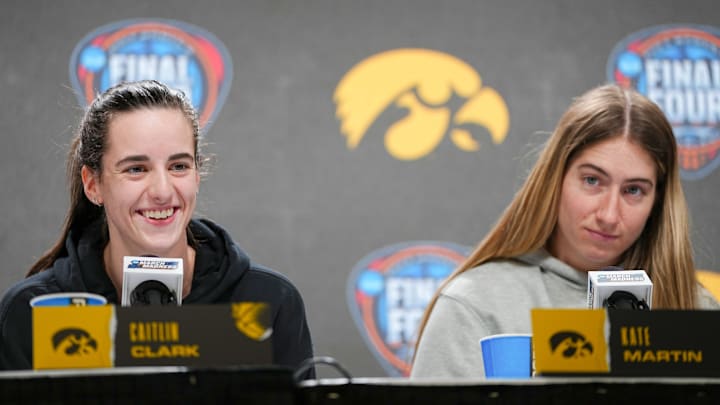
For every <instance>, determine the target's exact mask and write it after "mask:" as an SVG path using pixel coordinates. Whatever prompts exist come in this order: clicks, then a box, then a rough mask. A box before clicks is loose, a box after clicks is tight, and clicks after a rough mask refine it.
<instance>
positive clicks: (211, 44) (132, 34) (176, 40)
mask: <svg viewBox="0 0 720 405" xmlns="http://www.w3.org/2000/svg"><path fill="white" fill-rule="evenodd" d="M232 73H233V70H232V61H231V59H230V55H229V53H228V52H227V50H226V49H225V46H224V45H223V44H222V43H221V42H220V41H219V40H218V39H217V38H215V36H214V35H212V34H211V33H209V32H207V31H205V30H203V29H201V28H198V27H195V26H192V25H190V24H186V23H182V22H179V21H172V20H158V19H152V20H150V19H137V20H125V21H119V22H116V23H112V24H109V25H105V26H102V27H100V28H98V29H96V30H95V31H93V32H91V33H90V34H88V35H87V36H86V37H85V38H83V39H82V40H81V41H80V42H79V43H78V44H77V46H76V47H75V50H74V51H73V53H72V57H71V58H70V80H71V81H72V84H73V86H74V88H75V91H76V92H77V94H78V97H79V98H80V103H81V104H82V105H87V104H88V103H89V102H90V101H91V100H92V99H94V98H95V95H96V94H97V93H98V92H102V91H105V90H106V89H108V88H109V87H111V86H113V85H115V84H118V83H120V82H123V81H134V80H143V79H155V80H158V81H161V82H163V83H165V84H167V85H168V86H170V87H173V88H176V89H179V90H182V91H183V92H185V94H186V95H187V96H188V97H189V98H190V100H191V101H192V103H193V105H194V106H195V108H196V109H197V110H198V113H199V115H200V125H201V127H206V125H207V124H208V123H212V122H213V120H214V119H215V117H216V116H217V114H218V113H219V112H220V108H221V107H222V104H223V103H224V102H225V98H226V97H227V93H228V91H229V89H230V83H231V82H232Z"/></svg>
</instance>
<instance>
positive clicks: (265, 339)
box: [32, 302, 273, 369]
mask: <svg viewBox="0 0 720 405" xmlns="http://www.w3.org/2000/svg"><path fill="white" fill-rule="evenodd" d="M32 313H33V320H32V323H33V368H35V369H65V368H106V367H113V366H118V367H119V366H196V367H217V366H237V365H267V364H272V362H273V361H272V360H273V359H272V328H271V327H270V326H269V325H270V310H269V306H268V304H266V303H260V302H236V303H231V304H217V305H186V306H180V307H178V306H157V307H156V306H146V307H120V306H112V305H100V306H65V307H53V306H47V307H34V308H33V309H32Z"/></svg>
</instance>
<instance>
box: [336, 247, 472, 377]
mask: <svg viewBox="0 0 720 405" xmlns="http://www.w3.org/2000/svg"><path fill="white" fill-rule="evenodd" d="M469 252H470V248H468V247H463V246H458V245H454V244H450V243H443V242H407V243H402V244H397V245H392V246H387V247H385V248H382V249H380V250H377V251H375V252H372V253H370V254H369V255H367V256H366V257H365V258H363V259H362V260H361V261H360V262H359V263H358V264H357V265H356V266H355V268H354V269H353V271H352V273H351V275H350V278H349V279H348V284H347V299H348V305H349V307H350V312H351V313H352V317H353V319H354V320H355V324H356V325H357V326H358V329H359V330H360V333H361V334H362V336H363V338H364V339H365V342H366V343H367V345H368V346H369V348H370V350H371V351H372V353H373V354H374V355H375V357H376V358H377V359H378V361H379V362H380V364H381V365H382V366H383V368H384V369H385V370H386V371H387V372H388V374H389V375H391V376H394V377H400V376H408V375H409V374H410V366H411V360H412V355H413V352H414V349H415V340H416V336H415V334H416V331H417V327H418V325H419V322H420V319H421V318H422V316H423V313H424V311H425V307H426V306H427V304H428V302H429V301H430V299H431V298H432V297H433V295H434V294H435V291H436V290H437V288H438V287H439V286H440V284H441V283H442V282H443V281H444V280H445V279H446V278H447V276H449V275H450V273H452V271H453V270H454V269H455V268H456V267H457V266H458V265H459V264H460V263H461V262H462V261H463V260H464V259H465V257H466V256H467V254H468V253H469Z"/></svg>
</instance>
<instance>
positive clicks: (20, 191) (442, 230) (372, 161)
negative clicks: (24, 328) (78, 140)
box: [0, 0, 720, 376]
mask: <svg viewBox="0 0 720 405" xmlns="http://www.w3.org/2000/svg"><path fill="white" fill-rule="evenodd" d="M719 30H720V7H718V6H717V2H715V1H712V0H706V1H700V0H689V1H683V2H678V1H673V0H653V1H649V0H648V1H621V0H609V1H561V0H548V1H542V2H540V1H531V0H528V1H521V0H466V1H455V0H451V1H444V2H437V1H429V0H391V1H387V0H383V1H375V0H371V1H362V0H313V1H296V0H288V1H280V0H252V1H229V0H228V1H202V2H197V1H189V0H178V1H170V0H158V1H152V2H148V1H140V0H126V1H122V2H112V3H107V2H93V1H81V0H67V1H62V2H56V1H37V0H6V1H5V2H4V3H3V12H2V13H0V55H1V56H0V81H1V83H2V86H1V88H2V97H0V128H1V129H2V130H1V131H0V137H2V147H0V165H1V168H2V170H0V178H2V185H3V189H4V192H3V198H2V200H1V201H2V208H3V212H4V215H2V216H1V217H0V224H2V225H1V230H2V232H0V257H2V258H3V260H2V261H3V263H4V266H3V271H2V273H0V291H3V292H4V291H5V290H6V289H7V288H8V287H9V286H10V285H11V284H12V283H14V282H16V281H18V280H20V279H21V278H22V277H23V276H24V274H25V272H26V270H27V268H28V266H29V265H30V264H31V263H32V262H33V261H34V260H35V259H36V258H37V257H39V255H40V254H41V253H42V252H43V251H44V250H45V249H46V248H48V247H49V245H50V244H51V243H52V242H53V241H54V239H55V237H56V236H57V234H58V232H59V231H60V228H61V224H62V221H63V216H64V213H65V211H66V208H67V204H68V196H67V193H66V187H65V177H64V162H65V154H66V151H67V145H68V143H69V140H70V138H71V136H72V132H73V129H74V126H75V125H76V123H77V121H78V119H79V117H80V116H81V112H82V108H83V107H84V105H85V103H86V102H87V99H88V97H92V94H93V93H94V91H95V90H97V89H102V88H106V87H107V86H108V85H110V84H112V83H114V82H116V81H118V80H124V79H133V78H147V77H152V78H158V79H161V80H164V81H166V82H169V83H170V84H172V85H174V86H176V87H179V88H182V89H183V90H185V91H187V92H188V93H189V94H191V95H192V97H193V102H194V103H196V105H197V106H198V108H199V109H200V110H201V113H202V119H203V122H204V123H205V127H206V128H207V130H208V131H207V137H206V140H207V143H208V145H207V148H206V151H207V152H209V153H211V154H214V155H215V163H214V165H213V169H212V172H211V173H210V175H209V177H207V178H206V180H205V181H204V182H203V183H202V185H201V193H200V199H199V214H200V215H203V216H207V217H209V218H212V219H214V220H216V221H218V222H219V223H220V224H222V225H224V226H225V227H227V228H228V229H229V231H230V232H231V234H232V235H233V236H234V237H235V238H236V240H237V241H238V243H240V245H241V246H242V247H243V248H244V249H245V250H246V251H247V252H248V253H249V254H250V255H251V257H252V258H253V259H254V260H256V261H258V262H259V263H262V264H265V265H267V266H270V267H272V268H275V269H277V270H279V271H281V272H283V273H284V274H286V275H287V276H288V277H289V278H290V279H292V280H293V281H294V282H295V284H296V285H297V286H298V288H299V289H300V291H301V292H302V294H303V296H304V298H305V303H306V306H307V311H308V317H309V321H310V325H311V329H312V334H313V338H314V341H315V350H316V352H317V353H318V354H319V355H329V356H333V357H335V358H336V359H337V360H338V361H339V362H340V363H341V364H343V365H344V366H345V367H346V368H347V369H348V370H349V371H350V372H351V373H352V374H354V375H355V376H388V375H389V376H400V375H406V373H407V370H408V364H407V360H408V357H409V356H410V355H411V347H412V340H413V333H414V328H415V326H416V324H417V320H418V317H419V316H420V315H421V314H422V309H423V308H424V305H425V304H426V303H427V300H428V299H429V297H430V296H431V295H432V292H433V291H434V289H435V288H436V287H437V285H438V283H439V282H440V281H441V280H442V279H443V278H444V277H445V276H447V274H448V273H449V272H450V271H451V270H452V268H453V267H454V266H455V265H456V264H457V263H458V262H459V261H460V260H462V257H464V255H466V254H467V253H468V250H469V249H470V248H471V247H472V246H473V245H475V244H476V243H477V241H478V240H480V239H481V238H482V237H483V235H484V234H485V233H486V232H487V231H488V229H489V228H490V226H491V225H492V224H493V222H494V221H495V219H496V218H497V217H498V215H500V213H501V212H502V210H503V208H504V207H505V206H506V204H507V203H508V202H509V201H510V199H511V198H512V196H513V194H514V192H515V191H516V190H517V188H518V187H519V186H520V184H521V182H522V179H523V178H524V176H525V174H526V173H527V170H528V168H529V167H530V166H531V165H532V163H533V162H534V159H535V153H536V151H537V149H538V148H539V147H540V146H541V145H542V143H543V142H544V141H545V140H546V139H547V135H548V133H549V132H550V131H551V130H552V129H553V126H554V124H555V122H556V121H557V119H558V118H559V117H560V114H561V113H562V112H563V111H564V109H565V108H566V107H567V106H568V104H569V103H570V102H571V100H572V98H573V97H575V96H577V95H579V94H580V93H582V92H584V91H585V90H587V89H589V88H591V87H593V86H595V85H598V84H602V83H605V82H607V81H614V82H618V83H621V84H623V85H625V86H628V87H634V88H638V89H640V90H641V91H643V92H645V93H646V94H651V95H652V97H653V98H654V99H655V100H656V101H657V102H658V104H660V105H661V106H662V107H663V108H664V109H665V110H666V112H667V113H668V115H669V116H670V117H671V119H672V120H673V125H674V126H675V131H676V136H677V137H678V140H679V141H680V142H681V144H682V150H681V153H682V162H683V183H684V186H685V190H686V193H687V198H688V201H689V205H690V209H691V214H692V220H693V228H692V229H693V233H692V241H693V243H694V246H695V249H696V252H695V253H696V260H697V263H698V266H699V267H701V268H706V269H720V261H719V260H720V258H719V257H718V241H719V240H720V215H718V212H717V199H718V196H719V193H718V191H717V190H718V189H719V186H720V172H719V171H718V169H717V165H718V163H720V160H718V159H720V157H718V156H717V151H718V144H717V142H718V139H719V137H718V118H719V117H720V95H719V94H720V52H719V51H718V44H719V43H720V34H719ZM451 90H452V91H454V93H453V92H451ZM451 96H452V97H451ZM329 374H332V370H330V371H327V370H324V369H321V370H320V375H329Z"/></svg>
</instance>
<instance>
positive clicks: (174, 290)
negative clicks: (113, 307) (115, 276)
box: [121, 255, 183, 306]
mask: <svg viewBox="0 0 720 405" xmlns="http://www.w3.org/2000/svg"><path fill="white" fill-rule="evenodd" d="M182 288H183V260H182V259H178V258H164V257H154V256H151V255H148V256H125V257H124V258H123V284H122V300H121V305H122V306H131V305H154V304H158V305H181V303H182Z"/></svg>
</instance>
